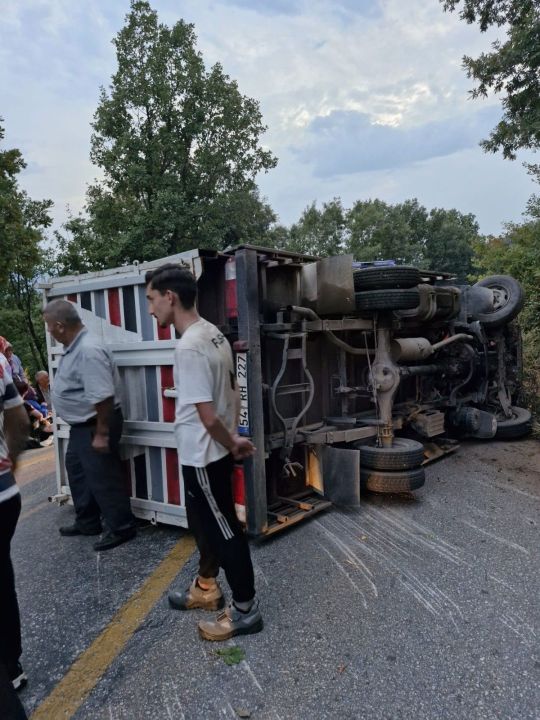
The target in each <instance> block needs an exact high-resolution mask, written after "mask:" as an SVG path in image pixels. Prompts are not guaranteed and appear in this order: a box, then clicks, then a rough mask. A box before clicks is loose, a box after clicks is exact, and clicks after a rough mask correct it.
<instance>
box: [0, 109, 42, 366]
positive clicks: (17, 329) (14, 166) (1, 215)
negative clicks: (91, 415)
mask: <svg viewBox="0 0 540 720" xmlns="http://www.w3.org/2000/svg"><path fill="white" fill-rule="evenodd" d="M0 122H1V118H0ZM4 135H5V133H4V128H3V126H2V125H0V142H2V141H3V140H4ZM25 167H26V163H25V162H24V160H23V157H22V155H21V153H20V151H19V150H17V149H15V148H11V149H9V150H4V149H0V335H3V336H5V337H7V338H8V339H9V340H10V342H11V343H12V344H13V347H14V348H15V352H16V354H17V355H19V356H20V357H21V359H22V361H23V363H24V364H25V365H26V366H28V367H29V368H30V369H31V370H32V371H35V370H37V369H39V368H43V367H46V364H47V354H46V349H45V335H44V330H43V321H42V320H41V317H40V315H41V313H40V309H41V303H40V295H39V293H38V292H37V290H36V287H35V286H36V280H37V278H38V276H39V275H40V273H41V272H42V269H43V247H42V241H43V239H44V235H43V231H44V230H45V228H47V227H49V225H50V224H51V222H52V220H51V218H50V216H49V212H48V211H49V209H50V208H51V206H52V202H51V201H50V200H31V199H30V198H29V197H28V195H27V194H26V193H25V192H24V190H21V189H20V188H19V185H18V175H19V173H20V172H21V171H22V170H24V168H25Z"/></svg>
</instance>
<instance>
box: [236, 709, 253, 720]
mask: <svg viewBox="0 0 540 720" xmlns="http://www.w3.org/2000/svg"><path fill="white" fill-rule="evenodd" d="M234 712H235V713H236V714H237V715H238V717H240V718H250V717H251V713H250V712H249V710H244V708H234Z"/></svg>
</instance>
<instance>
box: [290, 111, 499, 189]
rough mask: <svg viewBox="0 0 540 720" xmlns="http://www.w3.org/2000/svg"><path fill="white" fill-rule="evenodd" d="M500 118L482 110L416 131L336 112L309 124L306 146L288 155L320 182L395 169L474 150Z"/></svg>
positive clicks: (429, 124) (359, 114)
mask: <svg viewBox="0 0 540 720" xmlns="http://www.w3.org/2000/svg"><path fill="white" fill-rule="evenodd" d="M499 116H500V111H499V110H495V109H494V108H485V109H484V110H482V111H480V112H476V113H474V114H473V113H470V114H469V115H466V116H459V117H453V118H448V119H445V120H438V121H434V122H428V123H425V124H423V125H418V126H415V127H402V126H398V127H393V126H391V125H384V124H377V123H374V122H373V121H372V120H371V119H370V116H369V115H367V114H365V113H361V112H354V111H336V112H332V113H330V114H329V115H328V116H327V117H318V118H316V119H315V120H313V121H312V122H311V123H310V125H309V127H308V132H307V137H308V139H307V142H306V143H305V144H304V145H303V146H300V147H297V148H293V151H294V152H295V153H296V155H297V156H298V158H299V159H300V160H301V161H303V162H305V163H310V164H311V165H312V168H313V172H314V173H315V175H316V176H317V177H322V178H328V177H333V176H336V175H349V174H352V173H357V172H368V171H373V170H385V169H391V168H400V167H405V166H407V165H410V164H412V163H415V162H419V161H422V160H428V159H430V158H436V157H443V156H445V155H452V154H453V153H456V152H459V151H460V150H464V149H467V148H471V147H474V146H475V145H478V143H479V141H480V140H481V139H482V138H484V137H486V135H487V134H488V133H489V130H490V129H491V128H492V127H493V125H494V124H495V123H496V122H497V119H498V117H499Z"/></svg>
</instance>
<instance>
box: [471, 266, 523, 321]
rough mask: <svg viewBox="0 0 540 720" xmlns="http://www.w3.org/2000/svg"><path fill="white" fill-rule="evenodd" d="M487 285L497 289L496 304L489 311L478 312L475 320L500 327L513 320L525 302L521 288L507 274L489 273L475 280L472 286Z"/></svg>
mask: <svg viewBox="0 0 540 720" xmlns="http://www.w3.org/2000/svg"><path fill="white" fill-rule="evenodd" d="M477 286H478V287H487V288H489V289H490V290H495V291H497V305H496V307H495V308H494V309H493V310H491V311H490V312H486V313H478V314H477V315H475V318H476V320H480V322H481V323H483V324H484V325H486V326H489V327H500V326H501V325H506V323H509V322H510V320H513V319H514V318H515V317H516V316H517V315H518V314H519V312H520V310H521V308H522V307H523V303H524V302H525V296H524V294H523V288H522V287H521V285H520V284H519V283H518V281H517V280H515V279H514V278H513V277H510V276H509V275H491V276H490V277H487V278H484V279H483V280H480V281H479V282H477V283H476V284H475V285H473V287H477Z"/></svg>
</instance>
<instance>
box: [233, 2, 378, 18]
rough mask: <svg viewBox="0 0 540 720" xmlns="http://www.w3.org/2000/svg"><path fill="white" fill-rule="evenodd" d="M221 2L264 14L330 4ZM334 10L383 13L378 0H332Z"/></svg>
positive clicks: (302, 10) (299, 11) (300, 11)
mask: <svg viewBox="0 0 540 720" xmlns="http://www.w3.org/2000/svg"><path fill="white" fill-rule="evenodd" d="M221 4H222V5H223V4H225V5H227V4H228V5H235V6H236V7H240V8H244V9H246V10H250V11H253V12H256V13H260V14H262V15H301V14H304V13H307V12H309V11H311V12H314V11H315V12H316V11H317V5H322V6H323V7H324V6H327V5H328V3H325V2H317V0H313V1H310V0H222V2H221ZM332 11H333V12H335V13H354V15H366V16H370V17H373V16H377V15H379V14H381V8H380V5H379V2H378V0H332Z"/></svg>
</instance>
